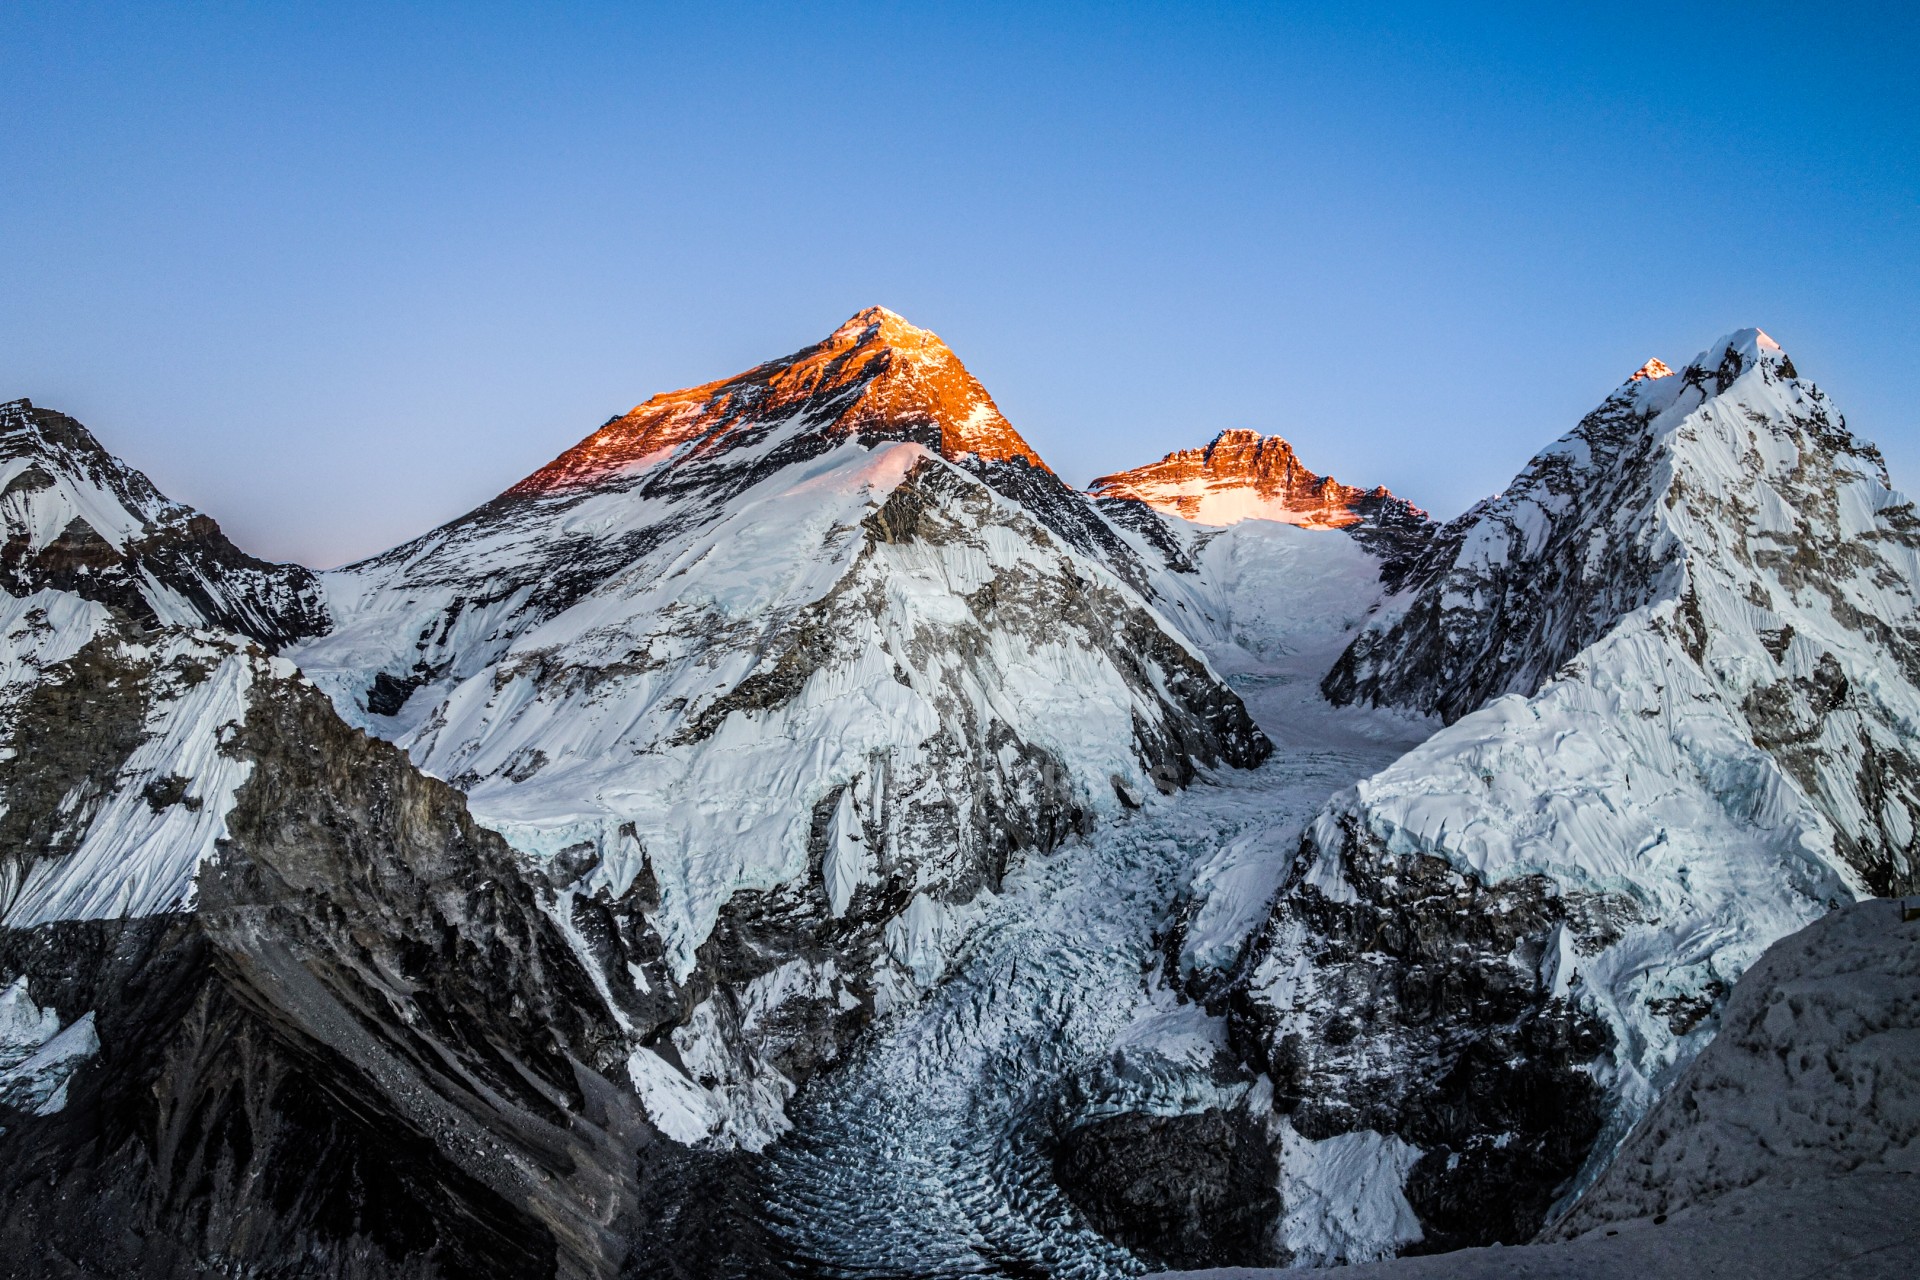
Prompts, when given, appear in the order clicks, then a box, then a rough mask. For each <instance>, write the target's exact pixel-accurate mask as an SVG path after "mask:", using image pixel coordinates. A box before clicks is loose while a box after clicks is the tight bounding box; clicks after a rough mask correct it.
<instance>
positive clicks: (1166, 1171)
mask: <svg viewBox="0 0 1920 1280" xmlns="http://www.w3.org/2000/svg"><path fill="white" fill-rule="evenodd" d="M1054 1175H1055V1177H1057V1178H1058V1179H1059V1181H1060V1185H1061V1186H1062V1187H1063V1188H1064V1189H1065V1190H1066V1192H1067V1194H1068V1196H1069V1197H1070V1198H1071V1199H1072V1200H1073V1202H1074V1204H1075V1206H1076V1207H1078V1208H1079V1210H1080V1211H1081V1212H1082V1213H1084V1214H1085V1215H1086V1217H1087V1221H1088V1222H1090V1223H1092V1224H1093V1226H1094V1227H1095V1228H1096V1229H1098V1230H1099V1231H1100V1232H1101V1234H1103V1235H1105V1236H1107V1237H1108V1238H1109V1239H1112V1240H1116V1241H1118V1242H1119V1243H1121V1244H1124V1245H1126V1246H1127V1247H1128V1248H1129V1249H1132V1250H1134V1251H1135V1253H1137V1254H1138V1255H1140V1257H1141V1258H1142V1259H1144V1260H1147V1261H1149V1262H1151V1263H1157V1264H1159V1265H1161V1266H1164V1267H1168V1268H1178V1269H1190V1268H1200V1267H1219V1266H1261V1265H1271V1264H1272V1263H1274V1262H1276V1261H1278V1259H1277V1257H1276V1256H1275V1253H1274V1247H1273V1226H1274V1222H1275V1220H1276V1219H1277V1218H1278V1217H1279V1215H1280V1195H1279V1192H1278V1191H1277V1190H1276V1189H1275V1187H1276V1182H1277V1178H1278V1167H1277V1165H1276V1164H1275V1161H1274V1155H1273V1151H1272V1149H1271V1147H1270V1146H1269V1145H1268V1143H1267V1138H1266V1134H1265V1133H1264V1132H1263V1131H1262V1129H1261V1127H1260V1125H1259V1124H1258V1122H1257V1121H1255V1120H1254V1119H1252V1118H1250V1117H1249V1116H1248V1115H1247V1114H1246V1113H1245V1112H1244V1111H1224V1110H1220V1109H1217V1108H1216V1109H1213V1110H1209V1111H1203V1112H1199V1113H1197V1114H1190V1115H1145V1114H1138V1113H1126V1114H1120V1115H1115V1116H1107V1117H1102V1118H1099V1119H1094V1120H1088V1121H1086V1122H1084V1123H1082V1124H1080V1125H1078V1126H1076V1127H1075V1128H1073V1129H1070V1130H1069V1131H1068V1132H1067V1133H1066V1134H1065V1135H1064V1136H1063V1137H1062V1138H1061V1140H1060V1147H1059V1150H1058V1152H1057V1154H1056V1155H1055V1158H1054Z"/></svg>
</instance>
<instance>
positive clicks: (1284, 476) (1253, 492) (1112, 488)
mask: <svg viewBox="0 0 1920 1280" xmlns="http://www.w3.org/2000/svg"><path fill="white" fill-rule="evenodd" d="M1089 491H1090V492H1092V493H1093V494H1094V495H1095V496H1096V497H1102V498H1133V499H1136V500H1138V501H1140V502H1144V503H1146V504H1147V505H1148V506H1150V507H1152V508H1153V509H1154V510H1156V511H1165V512H1168V513H1170V514H1173V515H1177V516H1181V517H1184V518H1185V519H1188V520H1192V521H1194V522H1196V523H1198V524H1234V523H1237V522H1238V521H1241V520H1279V521H1282V522H1284V523H1286V524H1297V525H1302V526H1304V527H1306V528H1309V529H1344V528H1346V527H1347V526H1349V525H1355V524H1359V523H1361V522H1362V521H1365V520H1369V519H1374V520H1379V519H1380V518H1381V517H1383V516H1388V514H1389V513H1391V514H1392V515H1395V516H1411V517H1414V518H1418V517H1419V516H1421V515H1423V514H1424V513H1423V512H1421V511H1420V510H1419V509H1418V508H1416V507H1414V506H1413V505H1412V504H1410V503H1408V502H1406V501H1405V500H1404V499H1401V498H1396V497H1394V496H1393V495H1392V494H1391V493H1389V492H1387V490H1386V489H1384V488H1375V489H1356V488H1355V487H1354V486H1352V485H1350V484H1341V483H1340V482H1339V481H1338V480H1335V479H1334V478H1333V477H1332V476H1322V475H1316V474H1314V473H1313V472H1311V471H1309V470H1307V468H1306V467H1305V466H1303V465H1301V462H1300V459H1299V457H1298V456H1297V455H1296V454H1295V453H1294V451H1293V446H1292V445H1290V444H1288V443H1287V442H1286V441H1285V440H1282V439H1281V438H1280V437H1279V436H1263V435H1261V434H1260V433H1259V432H1258V431H1246V430H1231V431H1222V432H1221V433H1220V434H1219V435H1217V436H1215V437H1214V438H1213V441H1212V443H1210V444H1208V445H1207V446H1206V447H1205V448H1202V449H1178V450H1175V451H1174V452H1172V453H1170V454H1168V455H1167V456H1166V457H1164V458H1162V459H1160V461H1158V462H1153V463H1149V464H1147V465H1146V466H1144V467H1135V468H1134V469H1133V470H1131V471H1119V472H1115V473H1114V474H1113V475H1109V476H1101V477H1100V478H1099V479H1097V480H1095V481H1094V482H1093V484H1092V485H1090V486H1089Z"/></svg>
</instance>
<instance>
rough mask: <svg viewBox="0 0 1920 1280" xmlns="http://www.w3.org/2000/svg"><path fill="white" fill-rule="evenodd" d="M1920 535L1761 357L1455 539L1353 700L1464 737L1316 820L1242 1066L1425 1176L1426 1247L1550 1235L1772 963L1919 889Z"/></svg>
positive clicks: (1256, 960) (1376, 627)
mask: <svg viewBox="0 0 1920 1280" xmlns="http://www.w3.org/2000/svg"><path fill="white" fill-rule="evenodd" d="M1917 533H1920V526H1916V524H1915V521H1914V517H1913V513H1912V509H1911V507H1910V505H1909V504H1908V503H1907V501H1906V500H1905V499H1904V498H1903V497H1901V496H1900V495H1899V494H1897V493H1895V492H1893V491H1892V490H1891V489H1890V488H1889V487H1888V484H1887V480H1886V476H1885V472H1884V469H1883V468H1882V467H1881V465H1880V461H1879V458H1878V456H1877V454H1875V453H1874V452H1873V451H1872V449H1871V448H1870V447H1869V446H1865V445H1863V444H1861V443H1859V442H1858V441H1856V440H1854V439H1853V438H1852V437H1851V436H1850V435H1848V434H1847V432H1846V431H1845V428H1844V426H1843V425H1842V423H1841V421H1840V419H1839V417H1838V415H1837V414H1836V413H1835V412H1834V411H1833V409H1832V407H1831V405H1830V404H1829V403H1828V401H1827V400H1826V398H1825V397H1824V396H1823V395H1822V394H1821V393H1820V392H1819V391H1818V390H1817V389H1816V388H1814V387H1813V386H1812V385H1811V384H1809V383H1807V382H1804V381H1802V380H1800V379H1799V378H1798V377H1797V375H1796V373H1795V370H1794V368H1793V366H1792V363H1791V361H1789V360H1788V359H1787V358H1786V356H1785V354H1784V353H1783V352H1781V351H1780V349H1779V348H1778V347H1777V346H1776V345H1775V344H1773V343H1772V341H1771V340H1770V339H1768V338H1767V337H1766V336H1765V335H1764V334H1761V333H1759V332H1758V331H1756V330H1747V331H1744V332H1742V333H1739V334H1735V335H1733V336H1732V337H1731V338H1729V339H1726V340H1725V341H1722V342H1720V343H1716V344H1715V345H1714V346H1713V347H1710V348H1709V349H1708V350H1707V351H1706V352H1705V353H1704V354H1703V355H1702V356H1700V357H1699V358H1698V359H1696V360H1695V361H1694V362H1693V363H1691V364H1690V365H1689V366H1687V368H1686V369H1685V370H1684V371H1683V372H1682V373H1680V374H1679V375H1677V376H1672V377H1662V378H1656V377H1651V376H1649V377H1639V378H1636V379H1635V380H1634V381H1632V382H1630V383H1629V384H1627V385H1626V386H1624V387H1623V388H1621V390H1620V391H1618V392H1616V393H1615V394H1614V395H1613V396H1612V397H1610V398H1609V399H1608V400H1607V401H1606V403H1605V404H1603V405H1602V406H1601V408H1600V409H1598V410H1596V411H1595V412H1594V413H1593V414H1592V415H1589V417H1588V418H1587V419H1586V420H1585V421H1584V422H1582V424H1581V425H1580V427H1579V428H1578V429H1577V430H1576V431H1575V432H1574V433H1572V434H1571V435H1569V436H1568V437H1566V438H1565V439H1564V440H1562V441H1560V442H1559V443H1557V444H1556V445H1554V446H1553V447H1552V448H1550V449H1548V450H1547V451H1545V452H1544V453H1542V454H1541V455H1540V456H1539V457H1538V458H1536V459H1535V460H1534V462H1533V463H1532V464H1531V465H1530V466H1529V467H1528V468H1527V470H1526V471H1524V472H1523V473H1522V474H1521V475H1520V477H1519V478H1518V479H1517V480H1516V481H1515V483H1514V484H1513V485H1512V486H1511V487H1510V488H1509V489H1508V490H1507V491H1506V492H1505V493H1504V494H1502V495H1501V496H1500V497H1498V498H1496V499H1493V500H1490V501H1489V502H1487V503H1484V504H1482V505H1481V506H1480V507H1478V508H1476V509H1475V510H1474V511H1472V512H1470V513H1469V514H1468V515H1467V516H1465V517H1462V518H1461V519H1460V520H1458V521H1455V522H1454V523H1453V524H1451V525H1449V526H1448V527H1447V528H1446V529H1444V530H1442V532H1441V533H1440V535H1439V536H1438V537H1437V538H1436V539H1435V542H1434V545H1433V548H1432V550H1431V552H1430V553H1429V556H1428V559H1427V561H1426V563H1425V564H1424V565H1423V566H1422V567H1420V568H1419V569H1418V570H1416V572H1415V573H1414V574H1413V575H1412V576H1411V578H1410V579H1409V580H1408V582H1407V584H1406V586H1405V587H1404V589H1403V590H1402V592H1401V593H1400V595H1399V597H1398V599H1397V600H1396V601H1393V602H1391V603H1390V604H1389V605H1388V606H1387V607H1385V608H1383V610H1382V611H1381V614H1380V616H1379V617H1378V618H1377V619H1376V620H1375V621H1374V622H1373V623H1372V624H1370V625H1369V627H1368V628H1367V629H1366V631H1364V632H1363V633H1362V634H1361V635H1360V636H1359V637H1358V638H1357V639H1356V640H1355V641H1354V643H1353V645H1352V646H1351V647H1350V648H1349V649H1348V651H1347V653H1346V654H1345V655H1344V656H1343V657H1342V658H1341V660H1340V662H1339V664H1338V665H1336V667H1335V668H1334V670H1333V672H1332V673H1331V674H1330V675H1329V676H1328V678H1327V680H1326V682H1325V688H1326V690H1327V692H1328V693H1329V695H1330V696H1331V697H1333V699H1334V700H1335V701H1339V702H1346V701H1353V700H1365V701H1371V702H1376V703H1383V704H1396V705H1400V706H1403V707H1406V708H1409V709H1412V710H1418V711H1437V712H1440V713H1442V714H1443V715H1445V716H1447V717H1449V718H1453V719H1455V720H1456V722H1455V723H1453V724H1452V725H1450V726H1449V727H1447V728H1445V729H1443V730H1441V731H1440V732H1439V733H1436V734H1435V735H1434V736H1433V737H1432V738H1430V739H1429V740H1427V741H1426V742H1425V743H1423V744H1421V745H1420V746H1419V747H1417V748H1415V749H1414V750H1413V751H1411V752H1409V753H1408V754H1407V755H1405V756H1404V757H1402V758H1401V759H1400V760H1398V761H1396V762H1395V763H1394V764H1393V765H1392V766H1391V767H1389V768H1388V769H1386V770H1385V771H1383V772H1381V773H1379V774H1376V775H1375V776H1373V777H1371V778H1369V779H1367V780H1365V781H1363V782H1361V783H1360V784H1358V785H1357V786H1355V787H1353V788H1352V789H1350V790H1347V791H1345V792H1343V793H1341V794H1340V795H1338V796H1336V797H1335V798H1334V799H1333V800H1332V801H1331V802H1330V803H1329V805H1328V806H1327V808H1326V809H1325V810H1324V811H1323V812H1322V814H1321V815H1320V817H1319V818H1318V819H1317V820H1316V821H1315V823H1314V824H1313V825H1312V827H1311V828H1310V830H1309V832H1308V834H1307V838H1306V839H1305V840H1304V841H1303V843H1302V846H1301V850H1300V853H1299V856H1298V858H1297V859H1296V861H1295V863H1294V866H1293V868H1292V870H1291V872H1290V874H1289V877H1288V879H1287V881H1286V883H1285V886H1284V888H1283V890H1282V893H1281V896H1280V898H1279V899H1278V901H1277V904H1276V906H1275V909H1274V912H1273V915H1272V917H1271V918H1270V919H1269V921H1268V922H1267V924H1266V925H1265V926H1264V928H1263V930H1262V931H1261V933H1260V935H1259V939H1258V941H1257V943H1256V945H1255V948H1254V950H1253V953H1252V955H1251V957H1250V959H1249V961H1248V963H1247V964H1246V965H1245V967H1244V969H1243V970H1242V971H1241V974H1240V975H1239V986H1238V987H1237V988H1236V991H1235V995H1234V1000H1235V1002H1236V1014H1235V1016H1236V1024H1235V1025H1236V1036H1237V1042H1238V1043H1240V1044H1241V1045H1242V1046H1243V1047H1244V1049H1245V1051H1246V1052H1248V1053H1249V1054H1251V1055H1254V1056H1256V1058H1258V1056H1259V1055H1262V1054H1264V1055H1266V1061H1267V1062H1268V1065H1269V1068H1270V1071H1271V1074H1272V1077H1273V1079H1274V1082H1275V1090H1276V1099H1277V1100H1278V1101H1279V1104H1280V1106H1281V1107H1282V1109H1283V1110H1286V1111H1288V1112H1289V1113H1290V1114H1292V1115H1293V1117H1294V1123H1295V1125H1296V1126H1297V1127H1299V1128H1300V1129H1301V1131H1302V1132H1305V1133H1310V1134H1312V1135H1314V1136H1318V1137H1326V1136H1329V1135H1332V1134H1336V1133H1344V1132H1352V1131H1357V1130H1360V1129H1367V1130H1372V1131H1376V1132H1380V1133H1387V1134H1396V1135H1398V1136H1400V1137H1401V1138H1403V1139H1404V1140H1406V1141H1408V1142H1410V1143H1412V1144H1413V1145H1414V1146H1416V1147H1418V1148H1420V1150H1421V1151H1423V1152H1424V1153H1425V1154H1424V1156H1423V1158H1422V1160H1421V1161H1420V1163H1418V1164H1416V1165H1414V1166H1413V1168H1412V1169H1411V1171H1410V1174H1409V1178H1408V1195H1409V1198H1410V1199H1411V1201H1412V1203H1413V1205H1414V1207H1415V1209H1416V1210H1417V1211H1418V1212H1419V1213H1420V1215H1421V1217H1422V1219H1423V1221H1424V1222H1425V1223H1426V1235H1427V1238H1428V1240H1429V1242H1431V1243H1440V1244H1447V1243H1478V1242H1483V1241H1486V1240H1489V1239H1509V1240H1511V1239H1517V1238H1522V1237H1524V1236H1525V1235H1526V1234H1529V1233H1530V1232H1531V1231H1532V1229H1533V1228H1534V1226H1536V1225H1537V1224H1538V1222H1539V1221H1540V1220H1541V1218H1542V1216H1543V1215H1544V1214H1545V1213H1546V1212H1547V1210H1548V1208H1549V1206H1550V1204H1551V1202H1552V1201H1553V1200H1554V1198H1555V1197H1556V1196H1558V1195H1563V1194H1565V1193H1567V1192H1568V1191H1569V1190H1570V1189H1577V1188H1578V1186H1579V1185H1581V1184H1580V1181H1579V1180H1577V1179H1576V1178H1575V1175H1576V1174H1577V1173H1578V1171H1579V1170H1580V1169H1581V1168H1582V1167H1583V1166H1584V1167H1585V1168H1586V1169H1587V1170H1588V1175H1589V1176H1591V1173H1592V1171H1594V1170H1596V1169H1597V1168H1599V1167H1600V1166H1601V1165H1602V1164H1604V1161H1605V1157H1606V1155H1607V1153H1608V1152H1609V1151H1610V1150H1611V1147H1612V1145H1613V1143H1614V1141H1615V1140H1616V1139H1617V1137H1618V1135H1619V1134H1620V1133H1622V1132H1624V1130H1625V1128H1626V1126H1627V1125H1629V1124H1630V1123H1631V1122H1632V1120H1633V1118H1634V1117H1635V1116H1637V1115H1638V1114H1639V1113H1640V1112H1641V1111H1642V1110H1643V1109H1644V1108H1645V1106H1646V1105H1647V1104H1648V1102H1649V1101H1650V1100H1651V1099H1652V1098H1653V1096H1655V1093H1656V1091H1657V1088H1658V1086H1659V1083H1660V1082H1661V1081H1662V1080H1663V1079H1664V1078H1665V1077H1666V1076H1667V1075H1668V1074H1669V1073H1670V1072H1671V1071H1672V1070H1673V1068H1674V1067H1675V1066H1676V1064H1678V1063H1681V1062H1684V1061H1685V1060H1687V1059H1688V1058H1689V1057H1690V1056H1691V1055H1692V1054H1693V1053H1694V1052H1696V1051H1697V1050H1698V1048H1699V1046H1700V1045H1701V1044H1702V1043H1703V1042H1704V1039H1705V1038H1706V1036H1707V1035H1709V1034H1710V1032H1711V1029H1712V1026H1713V1015H1714V1013H1715V1011H1716V1009H1717V1007H1718V1004H1719V1002H1720V1000H1721V999H1722V998H1723V997H1724V995H1725V993H1726V991H1727V989H1728V988H1729V987H1730V986H1731V984H1732V983H1733V981H1734V979H1735V978H1737V977H1738V976H1739V974H1740V973H1741V971H1742V970H1744V969H1745V968H1746V966H1747V965H1749V964H1750V963H1752V961H1753V960H1754V958H1755V957H1756V956H1757V955H1759V953H1760V952H1761V951H1762V950H1763V949H1764V948H1765V947H1766V946H1767V945H1768V944H1769V943H1771V942H1772V941H1774V940H1775V939H1777V938H1779V937H1781V936H1783V935H1785V934H1787V933H1789V932H1791V931H1793V930H1794V929H1796V928H1799V927H1800V926H1802V925H1803V924H1805V923H1806V922H1807V921H1809V920H1811V919H1813V918H1815V917H1816V916H1818V915H1819V914H1821V913H1822V912H1824V911H1826V910H1827V909H1829V908H1830V907H1831V906H1832V905H1834V904H1836V903H1839V902H1844V901H1848V900H1850V899H1852V898H1853V897H1855V896H1858V895H1860V894H1862V893H1865V892H1868V891H1870V890H1879V891H1882V892H1884V891H1887V890H1890V889H1896V888H1900V887H1904V886H1908V885H1911V884H1912V883H1913V876H1914V862H1913V858H1914V850H1913V845H1912V838H1913V835H1912V824H1911V819H1910V817H1909V814H1910V813H1911V812H1912V805H1913V800H1912V797H1913V795H1914V792H1913V790H1912V782H1911V779H1912V778H1913V769H1914V765H1915V763H1916V760H1915V754H1914V753H1915V748H1914V746H1913V743H1914V742H1915V739H1914V737H1913V734H1912V726H1914V725H1915V724H1916V723H1920V722H1917V721H1916V718H1915V717H1916V714H1917V713H1920V690H1917V689H1916V684H1920V665H1916V662H1915V650H1914V648H1913V643H1914V638H1915V635H1916V631H1915V627H1916V622H1917V621H1920V620H1917V619H1916V616H1915V602H1916V592H1917V591H1920V558H1917V557H1916V549H1917V548H1920V542H1916V534H1917ZM1503 694H1504V695H1508V696H1501V695H1503ZM1482 704H1484V705H1482ZM1475 708H1479V709H1478V710H1475ZM1589 1152H1592V1153H1593V1154H1592V1155H1591V1156H1589ZM1489 1206H1492V1207H1493V1209H1494V1211H1490V1209H1489Z"/></svg>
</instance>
